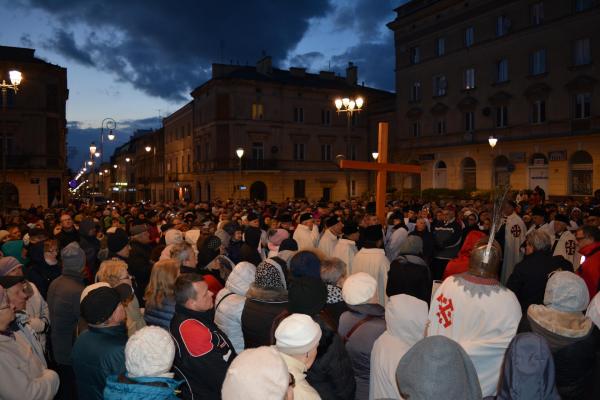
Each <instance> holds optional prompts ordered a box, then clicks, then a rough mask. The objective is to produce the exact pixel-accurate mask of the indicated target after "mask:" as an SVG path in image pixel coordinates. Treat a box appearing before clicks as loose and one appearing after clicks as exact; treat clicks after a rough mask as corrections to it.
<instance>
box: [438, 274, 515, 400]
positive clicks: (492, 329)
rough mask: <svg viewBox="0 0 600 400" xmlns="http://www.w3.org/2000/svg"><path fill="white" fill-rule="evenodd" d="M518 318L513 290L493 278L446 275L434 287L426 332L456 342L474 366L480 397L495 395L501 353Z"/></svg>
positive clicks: (502, 355) (513, 331)
mask: <svg viewBox="0 0 600 400" xmlns="http://www.w3.org/2000/svg"><path fill="white" fill-rule="evenodd" d="M520 320H521V306H520V305H519V301H518V300H517V297H516V296H515V295H514V293H513V292H511V291H510V290H508V289H507V288H505V287H504V286H501V285H500V283H499V282H498V281H497V280H495V279H482V278H477V277H474V276H472V275H469V274H468V273H465V274H460V275H453V276H450V277H449V278H446V280H444V282H443V283H442V284H441V285H440V287H439V288H438V289H437V291H436V293H435V295H434V296H433V299H432V301H431V307H430V309H429V324H430V325H429V329H428V333H427V335H428V336H434V335H442V336H446V337H448V338H450V339H452V340H454V341H456V342H458V343H459V344H460V345H461V346H462V347H463V349H464V350H465V352H466V353H467V354H468V355H469V356H470V357H471V360H472V361H473V364H474V365H475V370H476V371H477V376H478V377H479V383H480V385H481V391H482V392H483V397H486V396H494V395H496V387H497V386H498V380H499V377H500V370H501V368H502V360H503V358H504V353H505V352H506V349H507V348H508V345H509V343H510V341H511V340H512V338H513V337H514V336H515V334H516V332H517V327H518V326H519V321H520ZM448 367H449V368H452V367H451V366H448Z"/></svg>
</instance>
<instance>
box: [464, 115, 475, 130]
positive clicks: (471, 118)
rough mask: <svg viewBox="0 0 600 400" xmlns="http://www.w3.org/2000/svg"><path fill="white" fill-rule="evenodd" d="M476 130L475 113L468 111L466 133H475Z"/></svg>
mask: <svg viewBox="0 0 600 400" xmlns="http://www.w3.org/2000/svg"><path fill="white" fill-rule="evenodd" d="M474 130H475V113H474V112H473V111H467V112H466V113H465V131H467V132H473V131H474Z"/></svg>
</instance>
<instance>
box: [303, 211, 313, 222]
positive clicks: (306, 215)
mask: <svg viewBox="0 0 600 400" xmlns="http://www.w3.org/2000/svg"><path fill="white" fill-rule="evenodd" d="M309 219H313V216H312V214H311V213H304V214H302V215H300V223H302V222H304V221H308V220H309Z"/></svg>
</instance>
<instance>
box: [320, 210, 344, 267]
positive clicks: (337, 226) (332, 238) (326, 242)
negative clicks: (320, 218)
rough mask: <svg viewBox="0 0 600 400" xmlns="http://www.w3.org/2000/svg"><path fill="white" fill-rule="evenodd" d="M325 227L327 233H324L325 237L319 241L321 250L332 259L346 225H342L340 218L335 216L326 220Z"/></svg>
mask: <svg viewBox="0 0 600 400" xmlns="http://www.w3.org/2000/svg"><path fill="white" fill-rule="evenodd" d="M325 226H326V229H325V232H323V235H322V236H321V239H320V240H319V250H321V251H322V252H323V254H325V255H326V256H327V257H332V256H333V250H334V249H335V245H336V244H337V242H338V237H339V236H340V235H341V233H342V228H343V227H344V224H343V223H342V220H341V218H340V217H338V216H337V215H334V216H332V217H329V218H327V219H326V220H325Z"/></svg>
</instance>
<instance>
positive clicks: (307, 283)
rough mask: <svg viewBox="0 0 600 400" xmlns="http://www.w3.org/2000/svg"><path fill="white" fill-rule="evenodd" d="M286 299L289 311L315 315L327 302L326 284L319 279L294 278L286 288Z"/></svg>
mask: <svg viewBox="0 0 600 400" xmlns="http://www.w3.org/2000/svg"><path fill="white" fill-rule="evenodd" d="M288 300H289V303H288V310H289V312H291V313H300V314H306V315H310V316H313V315H317V314H318V313H319V312H321V310H322V309H323V308H324V307H325V304H326V303H327V286H325V283H324V282H323V281H322V280H320V279H315V278H311V277H308V276H305V277H302V278H295V279H294V280H292V282H291V283H290V288H289V289H288Z"/></svg>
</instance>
